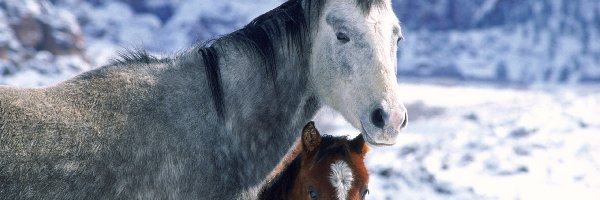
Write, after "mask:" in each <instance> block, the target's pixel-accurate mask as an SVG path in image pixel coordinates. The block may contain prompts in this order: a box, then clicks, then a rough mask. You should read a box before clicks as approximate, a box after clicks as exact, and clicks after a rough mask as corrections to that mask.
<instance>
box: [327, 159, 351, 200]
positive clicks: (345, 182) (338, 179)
mask: <svg viewBox="0 0 600 200" xmlns="http://www.w3.org/2000/svg"><path fill="white" fill-rule="evenodd" d="M353 181H354V177H353V174H352V169H350V167H349V166H348V163H346V162H345V161H343V160H338V161H335V162H334V163H333V164H331V174H329V182H330V183H331V185H332V186H333V188H335V192H336V194H337V198H338V199H340V200H345V199H347V197H348V193H349V192H350V188H351V187H352V182H353Z"/></svg>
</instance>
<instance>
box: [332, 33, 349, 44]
mask: <svg viewBox="0 0 600 200" xmlns="http://www.w3.org/2000/svg"><path fill="white" fill-rule="evenodd" d="M335 36H336V37H337V39H338V40H339V41H340V42H342V43H344V44H345V43H347V42H350V38H349V37H348V35H346V34H345V33H342V32H338V33H336V34H335Z"/></svg>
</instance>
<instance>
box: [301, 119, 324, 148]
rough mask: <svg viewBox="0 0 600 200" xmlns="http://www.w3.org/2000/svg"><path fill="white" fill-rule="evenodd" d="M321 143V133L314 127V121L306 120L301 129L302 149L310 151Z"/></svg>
mask: <svg viewBox="0 0 600 200" xmlns="http://www.w3.org/2000/svg"><path fill="white" fill-rule="evenodd" d="M320 144H321V134H320V133H319V131H318V130H317V128H316V127H315V123H314V122H312V121H311V122H308V124H306V126H304V128H303V129H302V146H303V147H304V151H306V152H312V151H314V150H315V149H317V147H319V145H320Z"/></svg>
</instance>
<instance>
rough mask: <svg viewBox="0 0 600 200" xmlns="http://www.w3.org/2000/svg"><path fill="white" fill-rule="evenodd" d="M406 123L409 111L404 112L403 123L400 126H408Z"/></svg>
mask: <svg viewBox="0 0 600 200" xmlns="http://www.w3.org/2000/svg"><path fill="white" fill-rule="evenodd" d="M406 123H408V113H406V112H405V113H404V120H403V121H402V125H401V126H400V128H404V127H406Z"/></svg>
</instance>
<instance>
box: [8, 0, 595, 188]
mask: <svg viewBox="0 0 600 200" xmlns="http://www.w3.org/2000/svg"><path fill="white" fill-rule="evenodd" d="M281 2H282V0H235V1H214V0H145V1H143V0H0V84H3V85H15V86H25V87H33V86H46V85H51V84H54V83H56V82H59V81H62V80H65V79H67V78H69V77H72V76H74V75H75V74H77V73H80V72H82V71H86V70H90V69H93V68H95V67H98V66H101V65H103V64H105V63H107V61H108V60H109V59H110V58H112V57H114V56H115V53H116V52H118V51H119V50H123V49H124V48H144V49H148V50H149V51H150V52H152V53H153V54H155V55H158V56H159V57H160V56H170V55H173V54H174V53H176V52H178V51H181V50H183V49H186V48H188V47H190V46H192V45H193V44H194V43H197V42H202V41H204V40H207V39H210V38H213V37H215V36H218V35H221V34H225V33H228V32H230V31H232V30H235V29H237V28H240V27H242V26H243V25H245V24H246V23H248V22H249V21H250V20H251V19H252V18H254V17H256V16H258V15H259V14H261V13H264V12H266V11H267V10H269V9H271V8H274V7H275V6H277V5H278V4H280V3H281ZM393 2H394V9H395V11H396V13H397V15H398V17H399V18H400V20H401V21H402V26H403V32H404V36H405V38H406V41H405V42H404V43H402V45H401V47H400V50H399V52H398V58H399V62H398V63H399V66H398V68H399V71H398V76H399V82H400V85H401V90H402V93H403V98H404V100H405V104H406V105H407V107H408V110H409V118H410V120H409V125H408V128H407V129H406V130H405V131H404V133H402V134H401V136H400V137H399V139H398V144H397V145H395V146H394V147H389V148H379V149H373V150H372V151H371V152H370V153H369V155H368V157H367V160H368V161H367V164H368V167H369V169H370V171H371V182H370V191H371V193H370V195H369V199H598V198H599V197H600V1H596V0H535V1H522V0H426V1H425V0H420V1H416V0H394V1H393ZM315 120H316V121H317V126H318V128H319V129H321V130H322V132H323V133H330V134H336V135H346V134H348V135H353V136H354V135H356V134H358V132H357V131H356V130H355V129H353V128H352V127H350V126H349V125H348V124H347V123H346V122H345V121H344V119H343V118H341V117H340V116H339V115H338V114H336V113H335V112H333V111H331V110H329V109H327V108H325V109H323V110H322V111H321V112H320V113H319V114H318V115H317V117H316V119H315Z"/></svg>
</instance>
